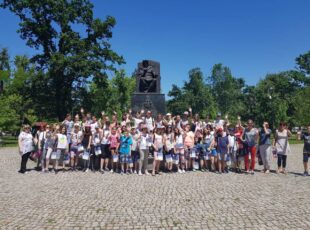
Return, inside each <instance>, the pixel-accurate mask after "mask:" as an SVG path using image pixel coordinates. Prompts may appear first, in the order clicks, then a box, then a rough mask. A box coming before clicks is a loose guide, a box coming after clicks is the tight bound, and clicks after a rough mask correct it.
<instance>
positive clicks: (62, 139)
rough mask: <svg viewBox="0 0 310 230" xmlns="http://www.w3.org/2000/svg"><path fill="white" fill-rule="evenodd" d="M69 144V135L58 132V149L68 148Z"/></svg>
mask: <svg viewBox="0 0 310 230" xmlns="http://www.w3.org/2000/svg"><path fill="white" fill-rule="evenodd" d="M67 146H68V140H67V136H66V135H63V134H61V133H57V149H66V148H67Z"/></svg>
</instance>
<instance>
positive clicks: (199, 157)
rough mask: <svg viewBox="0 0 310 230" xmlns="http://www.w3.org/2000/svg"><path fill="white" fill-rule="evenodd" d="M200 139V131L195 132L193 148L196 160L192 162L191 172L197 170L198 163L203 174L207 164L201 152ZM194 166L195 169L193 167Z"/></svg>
mask: <svg viewBox="0 0 310 230" xmlns="http://www.w3.org/2000/svg"><path fill="white" fill-rule="evenodd" d="M202 139H203V135H202V131H201V130H200V129H198V130H197V131H196V134H195V146H194V149H195V151H196V158H195V159H194V161H193V165H192V166H193V169H194V170H193V171H195V170H196V169H197V163H198V162H200V171H201V172H204V171H205V169H206V167H207V164H206V161H205V159H204V155H205V153H204V151H203V144H202ZM195 166H196V167H195Z"/></svg>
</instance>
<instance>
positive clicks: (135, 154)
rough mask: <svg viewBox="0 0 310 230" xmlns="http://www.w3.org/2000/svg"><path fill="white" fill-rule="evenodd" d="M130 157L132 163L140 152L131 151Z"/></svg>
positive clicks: (138, 157) (138, 156)
mask: <svg viewBox="0 0 310 230" xmlns="http://www.w3.org/2000/svg"><path fill="white" fill-rule="evenodd" d="M131 159H132V162H133V163H136V162H138V161H139V159H140V154H139V152H138V151H131Z"/></svg>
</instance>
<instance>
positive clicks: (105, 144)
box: [100, 121, 111, 172]
mask: <svg viewBox="0 0 310 230" xmlns="http://www.w3.org/2000/svg"><path fill="white" fill-rule="evenodd" d="M109 127H110V122H109V121H106V122H105V123H104V125H103V126H102V128H103V130H102V139H101V159H100V171H101V172H103V169H104V170H105V171H106V172H108V171H109V168H108V166H109V159H110V158H111V152H110V141H109V136H110V128H109Z"/></svg>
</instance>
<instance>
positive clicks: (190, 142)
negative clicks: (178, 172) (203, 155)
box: [184, 124, 195, 170]
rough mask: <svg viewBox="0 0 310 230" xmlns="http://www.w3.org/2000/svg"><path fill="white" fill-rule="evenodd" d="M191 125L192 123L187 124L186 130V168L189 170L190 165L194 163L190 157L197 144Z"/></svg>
mask: <svg viewBox="0 0 310 230" xmlns="http://www.w3.org/2000/svg"><path fill="white" fill-rule="evenodd" d="M190 128H191V126H190V124H186V125H185V132H184V146H185V152H184V157H185V168H186V170H189V168H190V165H192V164H193V163H192V162H193V160H192V158H190V153H191V151H192V148H193V147H194V144H195V140H194V139H195V134H194V133H193V132H192V131H191V130H190Z"/></svg>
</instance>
